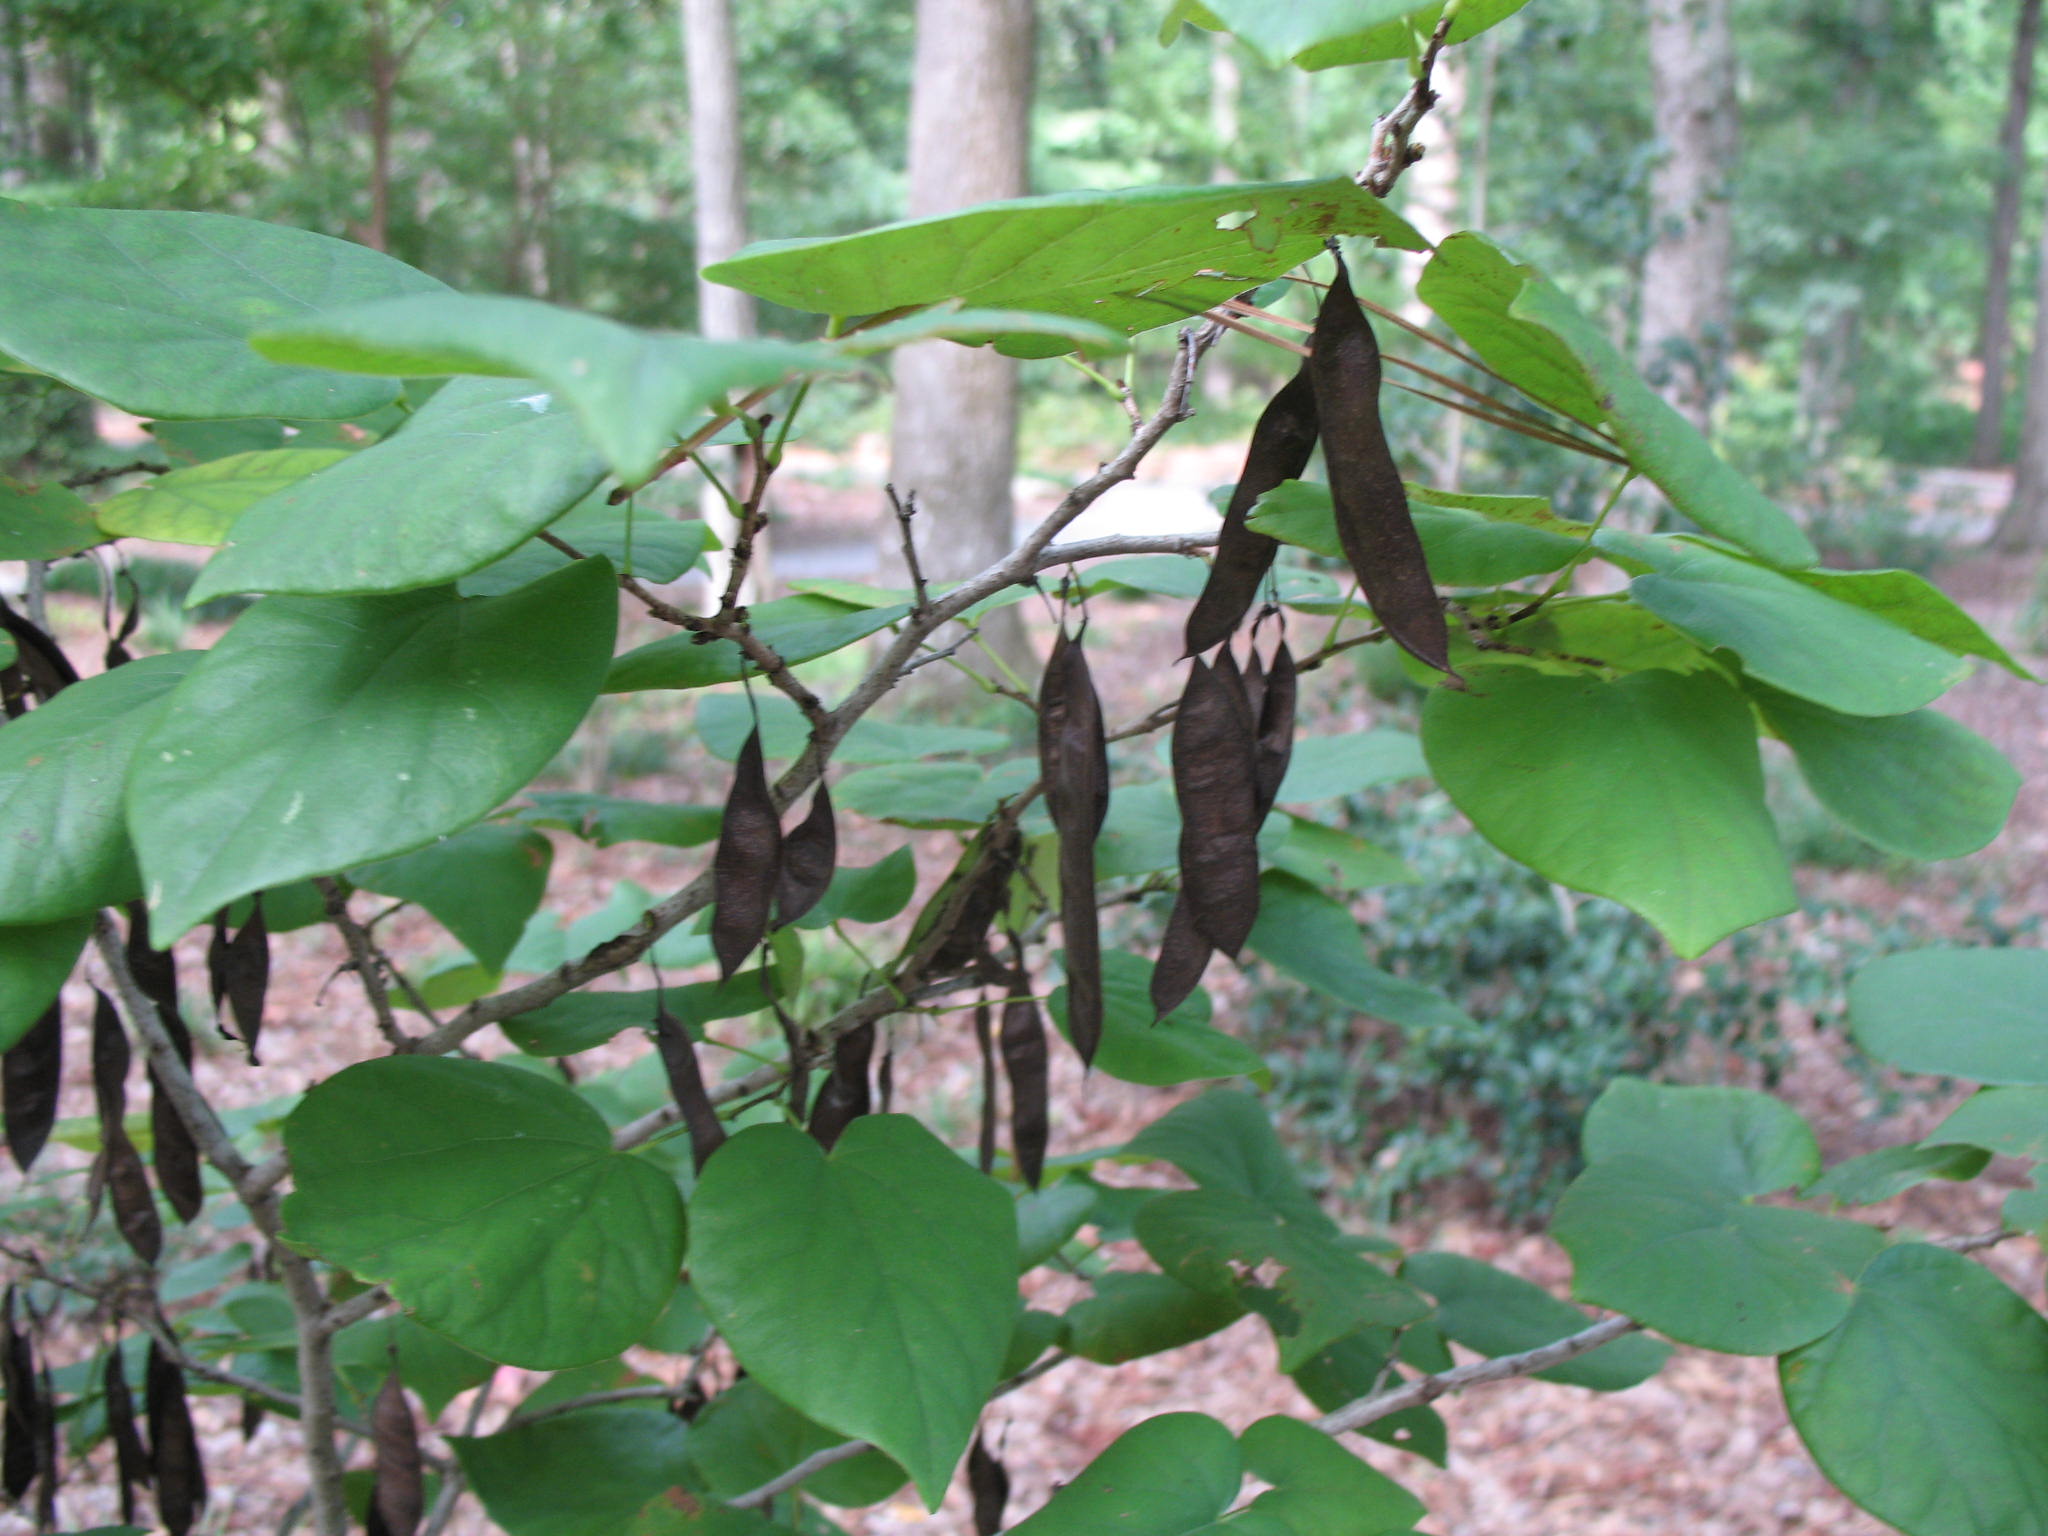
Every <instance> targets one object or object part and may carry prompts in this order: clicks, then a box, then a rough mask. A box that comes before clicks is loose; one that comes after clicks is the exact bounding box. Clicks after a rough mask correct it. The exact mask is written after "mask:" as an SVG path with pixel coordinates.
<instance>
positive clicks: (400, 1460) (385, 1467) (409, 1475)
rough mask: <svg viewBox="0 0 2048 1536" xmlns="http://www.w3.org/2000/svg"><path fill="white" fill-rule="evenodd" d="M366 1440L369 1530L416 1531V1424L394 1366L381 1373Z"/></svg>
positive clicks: (422, 1509)
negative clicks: (370, 1461) (370, 1467)
mask: <svg viewBox="0 0 2048 1536" xmlns="http://www.w3.org/2000/svg"><path fill="white" fill-rule="evenodd" d="M370 1444H371V1449H372V1451H373V1452H374V1455H375V1462H374V1466H375V1471H374V1473H373V1481H372V1482H371V1484H370V1509H369V1516H370V1518H369V1521H368V1525H369V1529H370V1531H371V1532H372V1533H380V1532H381V1533H382V1536H415V1533H416V1532H418V1530H419V1528H420V1517H421V1516H422V1515H424V1514H425V1513H426V1507H427V1501H426V1468H425V1465H424V1464H423V1463H422V1461H421V1459H420V1436H419V1426H418V1425H416V1424H415V1423H414V1422H413V1417H412V1406H411V1405H410V1404H409V1403H407V1402H406V1400H405V1388H404V1387H403V1386H402V1385H400V1383H399V1380H398V1372H397V1371H395V1370H394V1371H391V1372H389V1373H388V1374H387V1375H386V1376H385V1377H384V1385H383V1386H381V1387H379V1388H378V1389H377V1401H376V1402H375V1404H373V1405H372V1407H371V1409H370Z"/></svg>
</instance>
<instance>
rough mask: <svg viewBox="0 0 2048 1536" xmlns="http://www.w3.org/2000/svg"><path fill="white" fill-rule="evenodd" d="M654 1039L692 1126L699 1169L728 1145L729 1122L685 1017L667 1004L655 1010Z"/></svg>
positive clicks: (670, 1084)
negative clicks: (707, 1084)
mask: <svg viewBox="0 0 2048 1536" xmlns="http://www.w3.org/2000/svg"><path fill="white" fill-rule="evenodd" d="M654 1043H655V1044H656V1046H658V1047H659V1048H660V1050H661V1064H662V1066H663V1067H664V1068H665V1069H666V1070H667V1072H668V1091H669V1092H670V1093H672V1094H674V1095H675V1101H676V1108H677V1109H679V1110H681V1111H682V1114H683V1124H684V1125H686V1126H688V1127H689V1128H690V1160H691V1161H692V1162H693V1163H695V1164H696V1166H697V1169H698V1171H699V1172H702V1171H703V1168H704V1164H705V1162H706V1160H707V1159H709V1158H710V1156H711V1154H712V1153H714V1152H716V1151H717V1150H718V1149H719V1148H720V1147H722V1146H724V1145H725V1126H724V1125H723V1124H721V1123H720V1121H719V1118H718V1109H717V1107H716V1106H715V1105H713V1104H712V1102H711V1095H710V1094H709V1093H707V1092H706V1091H705V1088H704V1074H703V1072H702V1071H700V1070H699V1068H698V1066H697V1047H696V1045H695V1044H693V1043H692V1041H691V1039H690V1032H689V1031H688V1030H687V1029H685V1028H684V1027H683V1023H682V1020H680V1019H678V1018H677V1017H676V1016H675V1015H674V1014H672V1013H670V1012H669V1011H668V1010H667V1009H666V1008H659V1009H657V1010H655V1014H654Z"/></svg>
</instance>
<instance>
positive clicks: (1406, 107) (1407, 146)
mask: <svg viewBox="0 0 2048 1536" xmlns="http://www.w3.org/2000/svg"><path fill="white" fill-rule="evenodd" d="M1457 19H1458V7H1457V6H1455V5H1447V6H1445V7H1444V14H1443V17H1442V19H1441V20H1439V21H1438V22H1437V24H1436V30H1435V31H1434V32H1432V33H1430V35H1429V44H1428V46H1427V47H1425V48H1424V49H1423V50H1422V62H1421V63H1420V64H1419V65H1417V66H1416V70H1415V83H1414V84H1413V85H1411V86H1409V87H1408V94H1407V95H1405V96H1403V97H1402V98H1401V99H1400V101H1399V102H1397V103H1395V106H1394V109H1393V111H1391V112H1388V113H1387V114H1385V115H1384V116H1383V117H1381V118H1380V119H1379V120H1378V121H1377V122H1375V123H1374V124H1373V125H1372V159H1370V160H1369V161H1367V162H1366V166H1365V169H1364V170H1362V171H1360V172H1359V173H1358V177H1357V180H1358V184H1359V185H1360V186H1361V187H1363V188H1365V190H1366V191H1368V192H1370V193H1371V194H1372V195H1373V196H1374V197H1385V196H1386V195H1387V194H1388V193H1389V192H1391V191H1393V190H1394V183H1395V182H1397V181H1399V180H1400V179H1401V173H1402V172H1403V171H1405V170H1407V169H1408V167H1409V166H1411V165H1413V164H1414V163H1415V162H1416V161H1418V160H1420V159H1421V158H1422V147H1421V146H1420V145H1418V144H1413V143H1411V142H1410V140H1411V139H1412V138H1413V136H1414V133H1415V130H1416V129H1417V128H1418V127H1419V126H1421V123H1422V120H1423V119H1424V118H1425V117H1427V116H1429V109H1430V108H1431V107H1433V106H1435V105H1436V102H1437V95H1436V91H1435V90H1434V89H1433V88H1432V87H1431V85H1430V83H1429V77H1430V75H1431V73H1432V72H1433V71H1434V70H1435V69H1436V59H1437V55H1438V54H1440V53H1442V52H1443V49H1444V41H1445V39H1447V38H1448V37H1449V36H1450V35H1451V25H1452V23H1453V22H1455V21H1456V20H1457Z"/></svg>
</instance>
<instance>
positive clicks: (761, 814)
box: [711, 726, 782, 981]
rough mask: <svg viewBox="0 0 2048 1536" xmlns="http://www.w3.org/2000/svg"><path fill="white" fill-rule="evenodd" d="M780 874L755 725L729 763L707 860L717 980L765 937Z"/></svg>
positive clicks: (778, 839)
mask: <svg viewBox="0 0 2048 1536" xmlns="http://www.w3.org/2000/svg"><path fill="white" fill-rule="evenodd" d="M781 872H782V823H781V820H780V819H779V818H778V817H777V816H776V814H775V800H774V797H773V796H772V795H770V794H769V792H768V772H767V769H766V767H765V766H764V764H763V763H762V760H761V731H760V728H759V727H758V726H757V727H755V728H754V729H753V730H751V731H749V732H748V733H747V742H746V745H745V746H743V747H741V748H740V755H739V758H738V759H737V760H736V761H735V762H734V764H733V772H732V792H731V793H730V794H728V795H727V796H726V800H725V821H724V824H723V825H722V826H721V827H720V829H719V833H718V852H717V854H716V855H715V856H714V857H713V859H712V861H711V889H712V900H714V901H715V902H716V903H717V904H718V905H717V910H716V911H714V912H713V913H712V914H711V947H712V949H713V950H714V951H715V952H716V953H717V955H718V975H719V979H720V980H721V981H729V980H731V978H732V975H733V973H734V972H735V971H737V970H738V969H739V968H740V967H741V966H742V965H744V964H745V963H746V960H747V956H749V955H751V954H752V953H753V952H754V950H755V948H756V946H758V945H759V944H760V942H761V940H762V939H763V938H764V937H765V936H766V935H767V932H768V910H769V905H770V903H771V902H773V900H774V899H775V889H776V886H777V884H778V883H779V882H780V879H781Z"/></svg>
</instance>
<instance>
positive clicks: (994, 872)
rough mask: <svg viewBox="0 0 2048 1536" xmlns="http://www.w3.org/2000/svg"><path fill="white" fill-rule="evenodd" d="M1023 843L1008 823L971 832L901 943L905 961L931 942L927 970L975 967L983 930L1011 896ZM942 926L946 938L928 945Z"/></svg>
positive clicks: (982, 940)
mask: <svg viewBox="0 0 2048 1536" xmlns="http://www.w3.org/2000/svg"><path fill="white" fill-rule="evenodd" d="M1023 851H1024V839H1023V838H1022V837H1021V836H1020V835H1019V834H1018V831H1017V827H1016V824H1015V823H1014V822H1012V821H1009V820H1008V819H1003V820H1000V821H996V822H993V823H991V824H989V825H986V826H984V827H983V828H982V829H981V830H980V831H979V832H977V833H975V835H974V838H973V840H972V841H970V842H969V843H968V845H967V847H966V849H965V850H963V851H962V853H961V855H960V858H959V861H958V862H957V863H955V864H954V866H953V870H952V873H951V874H949V875H947V876H946V879H945V882H944V883H943V884H941V885H940V887H939V888H938V890H937V891H936V892H935V893H934V894H933V896H932V899H931V900H930V901H928V902H926V903H925V907H924V910H923V911H922V912H920V913H918V915H917V922H916V923H915V924H913V925H912V927H911V930H910V938H909V940H908V941H907V942H906V943H905V944H904V947H903V948H904V954H905V955H906V956H910V955H915V954H916V953H917V952H918V951H919V950H921V949H923V948H924V946H925V945H926V944H927V943H933V948H932V950H931V957H930V959H929V960H928V961H927V962H926V969H927V970H930V971H932V972H945V971H957V970H962V969H964V968H966V967H967V966H970V965H972V964H974V962H975V960H976V959H977V958H978V957H979V956H980V955H981V953H982V948H983V946H984V944H985V943H986V942H987V940H988V930H989V927H990V925H991V924H993V923H994V922H995V920H996V914H997V913H999V912H1001V911H1002V910H1003V904H1004V902H1005V901H1006V900H1007V899H1008V897H1009V893H1010V880H1011V878H1012V877H1013V876H1014V875H1015V874H1016V873H1017V860H1018V858H1019V857H1020V856H1021V855H1022V854H1023ZM941 925H943V926H944V928H945V936H944V937H943V938H942V939H939V940H937V941H936V942H935V943H934V941H933V940H932V935H933V934H934V933H936V932H937V931H938V930H939V928H940V927H941Z"/></svg>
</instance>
